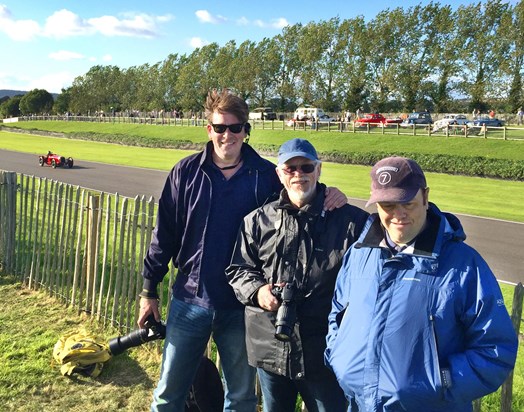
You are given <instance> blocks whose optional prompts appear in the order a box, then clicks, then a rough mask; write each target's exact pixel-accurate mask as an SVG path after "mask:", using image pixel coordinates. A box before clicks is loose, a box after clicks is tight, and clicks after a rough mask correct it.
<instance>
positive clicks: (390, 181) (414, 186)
mask: <svg viewBox="0 0 524 412" xmlns="http://www.w3.org/2000/svg"><path fill="white" fill-rule="evenodd" d="M426 187H427V185H426V177H425V176H424V172H423V171H422V169H421V168H420V166H419V165H418V163H417V162H415V161H414V160H412V159H407V158H405V157H398V156H393V157H386V158H385V159H382V160H379V161H378V162H377V163H376V164H375V166H373V168H372V169H371V196H370V198H369V200H368V202H367V203H366V207H367V206H369V205H371V204H373V203H379V202H391V203H405V202H409V201H410V200H411V199H413V198H414V197H415V195H416V194H417V192H418V191H419V189H425V188H426Z"/></svg>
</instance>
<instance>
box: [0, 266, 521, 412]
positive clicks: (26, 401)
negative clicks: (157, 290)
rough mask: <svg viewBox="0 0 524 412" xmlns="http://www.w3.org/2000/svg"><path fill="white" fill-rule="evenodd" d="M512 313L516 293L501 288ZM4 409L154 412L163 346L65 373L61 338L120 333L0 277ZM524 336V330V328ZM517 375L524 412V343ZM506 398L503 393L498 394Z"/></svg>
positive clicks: (489, 401)
mask: <svg viewBox="0 0 524 412" xmlns="http://www.w3.org/2000/svg"><path fill="white" fill-rule="evenodd" d="M501 288H502V290H503V293H504V296H505V300H506V302H507V303H508V310H510V311H511V301H512V297H513V296H512V293H513V288H512V287H510V286H508V285H501ZM0 295H1V296H2V304H3V308H4V309H3V310H2V312H0V324H1V325H2V328H0V365H1V367H0V405H2V406H1V407H0V410H6V411H17V412H34V411H38V410H44V411H46V412H62V411H68V412H99V411H124V412H125V411H129V412H141V411H143V412H146V411H148V410H149V405H150V402H151V396H152V391H153V389H154V387H155V385H156V382H157V380H158V375H159V371H160V355H159V353H158V351H157V347H158V346H157V343H153V342H152V343H149V344H145V345H142V346H140V347H137V348H133V349H131V350H129V351H127V352H126V353H124V354H121V355H118V356H116V357H114V358H112V359H111V360H109V361H108V362H107V363H106V365H105V367H104V369H103V371H102V374H101V375H100V376H99V377H98V378H96V379H95V378H89V377H83V376H80V375H73V377H71V378H68V377H65V376H62V375H61V374H60V370H59V367H58V365H56V364H54V363H53V360H52V352H53V346H54V344H55V343H56V341H57V340H58V338H59V337H60V336H62V335H63V334H65V333H67V332H69V331H71V330H76V329H78V328H85V329H87V330H88V331H89V332H90V333H93V334H95V335H97V336H99V337H100V338H103V339H106V340H108V339H110V338H111V337H114V336H116V335H117V332H116V331H113V330H107V329H104V328H102V327H101V326H100V325H99V324H97V323H96V322H95V321H94V320H93V319H91V318H90V317H87V316H86V315H79V314H78V313H77V312H76V311H72V310H71V309H67V308H64V306H62V305H61V304H60V303H59V302H58V301H57V300H56V299H55V298H53V297H50V296H49V295H48V294H47V293H46V292H45V291H36V292H35V291H31V290H28V289H25V288H22V287H21V286H20V284H19V283H17V282H16V281H15V279H14V278H12V277H9V276H5V275H3V276H2V277H0ZM521 333H522V328H521ZM519 349H520V350H519V355H518V359H517V366H516V368H515V371H514V386H513V393H514V402H513V410H515V411H519V410H524V343H523V342H522V340H521V343H520V348H519ZM499 392H500V390H499ZM499 405H500V395H499V393H498V392H497V393H494V394H491V395H489V396H487V397H485V398H484V399H483V402H482V410H483V411H484V412H495V411H499V410H500V406H499Z"/></svg>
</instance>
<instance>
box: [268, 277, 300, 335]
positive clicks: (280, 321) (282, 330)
mask: <svg viewBox="0 0 524 412" xmlns="http://www.w3.org/2000/svg"><path fill="white" fill-rule="evenodd" d="M296 291H297V290H296V287H295V283H294V282H291V283H285V284H284V285H283V286H273V288H272V290H271V292H272V293H273V295H275V297H276V298H277V299H278V300H279V301H280V307H279V308H278V311H277V316H276V319H275V338H277V339H278V340H279V341H282V342H289V341H290V340H291V335H292V334H293V328H294V327H295V322H296V320H297V305H296Z"/></svg>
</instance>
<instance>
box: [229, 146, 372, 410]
mask: <svg viewBox="0 0 524 412" xmlns="http://www.w3.org/2000/svg"><path fill="white" fill-rule="evenodd" d="M321 168H322V164H321V162H320V160H319V158H318V156H317V152H316V150H315V148H314V147H313V146H312V145H311V143H309V142H308V141H307V140H304V139H292V140H289V141H287V142H285V143H284V144H283V145H282V146H281V147H280V150H279V154H278V166H277V168H276V171H277V174H278V177H279V178H280V181H281V183H282V185H283V186H284V189H283V190H282V191H281V193H280V198H279V199H278V200H276V201H274V202H271V203H269V204H267V205H265V206H263V207H261V208H259V209H256V210H255V211H253V212H252V213H250V214H249V215H247V216H246V217H245V218H244V222H243V224H242V227H241V230H240V232H239V235H238V238H237V243H236V246H235V250H234V252H233V258H232V261H231V265H230V266H229V267H228V268H227V269H226V274H227V277H228V280H229V283H230V284H231V286H232V287H233V290H234V292H235V294H236V296H237V298H238V300H239V301H240V302H241V303H243V304H244V305H246V310H245V321H246V346H247V352H248V362H249V364H250V365H252V366H255V367H257V371H258V376H259V379H260V384H261V388H262V397H263V405H264V410H265V411H271V412H294V411H295V404H296V400H297V395H298V393H300V395H301V397H302V399H303V400H304V402H305V404H306V406H307V409H308V410H309V411H325V412H339V411H340V412H343V411H345V410H346V407H347V406H346V400H345V398H344V393H343V392H342V390H341V389H340V387H339V385H338V383H337V381H336V379H335V376H334V375H333V374H332V372H331V371H330V370H329V369H328V368H327V367H326V366H325V365H324V361H323V353H324V349H325V347H326V343H325V337H326V333H327V316H328V314H329V310H330V306H331V299H332V296H333V288H334V284H335V278H336V276H337V273H338V270H339V268H340V265H341V263H342V257H343V255H344V253H345V251H346V250H347V249H348V248H349V246H350V245H351V244H352V243H353V242H354V241H355V240H356V239H357V238H358V236H359V234H360V232H361V231H362V229H363V226H364V223H365V221H366V219H367V216H368V214H367V213H366V212H364V211H363V210H361V209H359V208H357V207H354V206H351V205H349V204H347V205H345V206H343V207H341V208H339V209H336V210H333V211H327V212H326V211H324V210H323V207H322V204H323V203H324V198H325V186H324V185H323V184H321V183H319V182H318V180H319V177H320V171H321Z"/></svg>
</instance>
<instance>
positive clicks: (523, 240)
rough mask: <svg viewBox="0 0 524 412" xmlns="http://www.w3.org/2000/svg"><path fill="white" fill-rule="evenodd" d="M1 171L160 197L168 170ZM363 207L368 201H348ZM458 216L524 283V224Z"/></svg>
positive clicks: (78, 167)
mask: <svg viewBox="0 0 524 412" xmlns="http://www.w3.org/2000/svg"><path fill="white" fill-rule="evenodd" d="M0 159H1V160H0V169H2V170H7V171H13V172H17V173H24V174H26V175H34V176H40V177H47V178H49V179H54V180H57V181H60V182H65V183H70V184H73V185H78V186H82V187H85V188H89V189H95V190H98V191H102V192H106V193H119V194H120V195H123V196H127V197H132V198H134V197H135V196H137V195H139V196H142V195H145V196H146V198H149V197H150V196H153V197H154V198H155V200H156V201H158V198H159V196H160V193H161V191H162V187H163V185H164V182H165V179H166V176H167V173H168V172H167V171H159V170H151V169H142V168H136V167H124V166H114V165H108V164H103V163H93V162H84V161H82V160H79V159H75V166H74V167H73V168H72V169H62V168H56V169H52V168H51V167H46V166H44V167H40V166H39V165H38V156H36V155H31V154H27V153H19V152H12V151H6V150H0ZM349 202H350V203H352V204H355V205H356V206H359V207H362V208H363V207H364V205H365V201H363V200H360V199H349ZM457 216H459V218H460V220H461V222H462V224H463V226H464V230H465V232H466V235H467V243H468V244H470V245H471V246H473V247H474V248H476V249H477V250H478V251H479V252H480V254H481V255H482V256H483V257H484V259H486V261H487V262H488V264H489V265H490V267H491V269H492V270H493V272H494V273H495V275H496V276H497V278H498V279H499V280H501V281H505V282H509V283H515V284H516V283H518V282H524V258H523V251H524V224H523V223H518V222H509V221H503V220H496V219H486V218H480V217H475V216H468V215H460V214H457Z"/></svg>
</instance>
